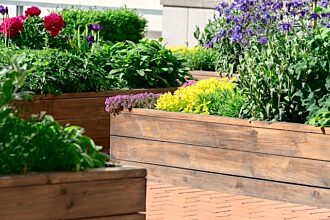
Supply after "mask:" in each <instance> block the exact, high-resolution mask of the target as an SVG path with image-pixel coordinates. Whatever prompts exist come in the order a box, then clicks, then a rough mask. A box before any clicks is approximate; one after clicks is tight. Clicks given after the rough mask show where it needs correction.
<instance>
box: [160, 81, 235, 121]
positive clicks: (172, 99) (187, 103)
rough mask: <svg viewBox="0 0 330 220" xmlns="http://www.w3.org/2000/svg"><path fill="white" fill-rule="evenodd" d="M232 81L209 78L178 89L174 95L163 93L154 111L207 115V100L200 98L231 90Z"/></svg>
mask: <svg viewBox="0 0 330 220" xmlns="http://www.w3.org/2000/svg"><path fill="white" fill-rule="evenodd" d="M232 81H233V80H232V79H227V78H223V79H218V78H210V79H205V80H200V81H198V82H196V83H195V84H194V85H191V86H187V87H180V88H179V89H178V90H177V91H175V92H174V94H171V93H165V94H163V95H161V96H160V98H159V99H158V100H157V103H156V109H159V110H164V111H174V112H188V113H196V114H206V115H209V114H210V112H209V108H208V104H209V102H210V101H209V100H202V99H201V98H200V97H201V96H203V95H208V94H211V93H214V92H215V91H216V90H219V89H221V90H232V89H233V88H234V83H233V82H232Z"/></svg>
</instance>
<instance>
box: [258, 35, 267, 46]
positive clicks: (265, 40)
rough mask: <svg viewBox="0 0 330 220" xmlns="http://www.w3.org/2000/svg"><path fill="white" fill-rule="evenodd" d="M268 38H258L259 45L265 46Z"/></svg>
mask: <svg viewBox="0 0 330 220" xmlns="http://www.w3.org/2000/svg"><path fill="white" fill-rule="evenodd" d="M267 42H268V38H267V37H261V38H259V44H261V45H264V44H267Z"/></svg>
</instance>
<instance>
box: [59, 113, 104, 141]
mask: <svg viewBox="0 0 330 220" xmlns="http://www.w3.org/2000/svg"><path fill="white" fill-rule="evenodd" d="M58 122H59V123H60V124H62V125H78V126H80V127H82V128H84V129H85V131H86V135H88V136H91V137H93V138H107V137H109V132H110V120H109V116H108V117H95V118H79V119H66V120H63V119H62V120H58Z"/></svg>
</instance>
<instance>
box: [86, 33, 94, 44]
mask: <svg viewBox="0 0 330 220" xmlns="http://www.w3.org/2000/svg"><path fill="white" fill-rule="evenodd" d="M87 41H88V43H89V44H90V45H91V44H93V43H94V42H95V41H94V37H93V36H92V35H88V36H87Z"/></svg>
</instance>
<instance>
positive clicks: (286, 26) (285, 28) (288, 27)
mask: <svg viewBox="0 0 330 220" xmlns="http://www.w3.org/2000/svg"><path fill="white" fill-rule="evenodd" d="M291 28H292V25H291V24H290V23H286V22H283V23H281V24H280V29H281V30H282V31H283V32H289V31H290V30H291Z"/></svg>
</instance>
